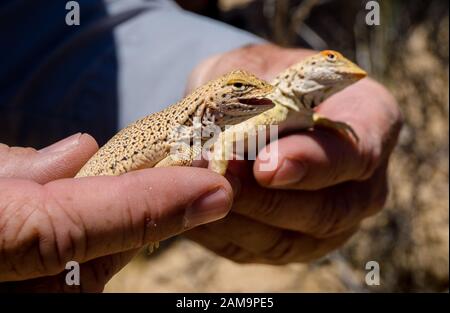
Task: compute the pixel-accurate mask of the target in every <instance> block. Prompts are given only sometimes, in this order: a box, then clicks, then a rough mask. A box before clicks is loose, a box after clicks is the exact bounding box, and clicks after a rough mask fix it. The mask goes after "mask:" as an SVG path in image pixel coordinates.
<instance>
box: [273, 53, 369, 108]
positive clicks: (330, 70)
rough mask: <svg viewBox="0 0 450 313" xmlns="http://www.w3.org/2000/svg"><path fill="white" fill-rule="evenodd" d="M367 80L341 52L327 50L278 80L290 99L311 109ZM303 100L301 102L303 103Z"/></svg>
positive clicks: (298, 65) (281, 89)
mask: <svg viewBox="0 0 450 313" xmlns="http://www.w3.org/2000/svg"><path fill="white" fill-rule="evenodd" d="M366 76H367V73H366V72H365V71H364V70H362V69H361V68H360V67H359V66H358V65H356V64H355V63H353V62H351V61H350V60H348V59H347V58H345V57H344V56H343V55H342V54H340V53H339V52H337V51H332V50H324V51H321V52H319V53H317V54H315V55H313V56H310V57H308V58H306V59H304V60H303V61H301V62H299V63H297V64H295V65H293V66H291V67H290V68H288V69H287V70H286V71H285V72H283V73H282V74H280V75H279V76H278V77H277V78H276V80H275V86H277V87H279V88H280V91H281V93H282V94H283V95H284V96H286V97H288V98H296V103H298V101H301V102H303V103H302V104H303V105H305V106H306V107H307V108H310V109H312V108H314V107H315V106H317V105H318V104H319V103H320V102H322V101H323V100H325V99H326V98H328V97H330V96H331V95H333V94H335V93H337V92H338V91H340V90H342V89H344V88H346V87H348V86H350V85H351V84H353V83H355V82H357V81H358V80H360V79H362V78H364V77H366ZM299 99H300V100H299Z"/></svg>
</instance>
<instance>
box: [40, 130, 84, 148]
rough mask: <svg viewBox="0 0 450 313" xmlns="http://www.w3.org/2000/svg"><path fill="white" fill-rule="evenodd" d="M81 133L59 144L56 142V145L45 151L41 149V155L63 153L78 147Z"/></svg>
mask: <svg viewBox="0 0 450 313" xmlns="http://www.w3.org/2000/svg"><path fill="white" fill-rule="evenodd" d="M80 137H81V133H77V134H75V135H72V136H69V137H67V138H64V139H62V140H60V141H58V142H55V143H54V144H52V145H50V146H48V147H45V148H43V149H40V150H39V152H40V153H56V152H63V151H66V150H68V149H70V148H72V147H73V146H76V145H78V143H79V141H80Z"/></svg>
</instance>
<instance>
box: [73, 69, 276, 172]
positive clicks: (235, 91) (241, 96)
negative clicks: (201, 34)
mask: <svg viewBox="0 0 450 313" xmlns="http://www.w3.org/2000/svg"><path fill="white" fill-rule="evenodd" d="M272 90H273V86H271V85H270V84H268V83H267V82H265V81H263V80H261V79H259V78H257V77H256V76H254V75H252V74H250V73H248V72H245V71H241V70H237V71H233V72H230V73H228V74H226V75H223V76H221V77H220V78H218V79H215V80H213V81H211V82H209V83H207V84H205V85H203V86H201V87H199V88H198V89H196V90H195V91H194V92H192V93H191V94H190V95H188V96H187V97H186V98H184V99H183V100H181V101H180V102H178V103H176V104H174V105H171V106H169V107H168V108H166V109H164V110H163V111H160V112H156V113H154V114H150V115H148V116H146V117H144V118H142V119H139V120H137V121H136V122H134V123H132V124H131V125H129V126H127V127H126V128H124V129H122V130H121V131H120V132H118V133H117V134H116V135H115V136H114V137H113V138H111V140H109V141H108V142H107V143H106V144H105V145H104V146H103V147H102V148H100V150H99V151H98V152H97V153H96V154H95V155H94V156H93V157H92V158H91V159H90V160H89V161H88V162H87V163H86V164H85V165H84V167H83V168H82V169H81V170H80V171H79V173H78V174H77V175H76V177H83V176H99V175H120V174H123V173H125V172H129V171H133V170H138V169H142V168H150V167H157V166H175V165H185V166H189V165H191V163H192V161H193V159H194V157H195V156H196V155H197V154H198V153H199V151H193V149H192V147H190V146H188V147H186V150H187V151H185V152H186V154H187V158H186V159H182V160H180V159H174V158H172V156H171V155H170V152H171V148H172V146H173V144H174V143H175V142H177V140H179V139H181V138H180V137H183V136H192V127H193V121H194V119H195V118H197V119H198V120H200V121H201V125H202V127H203V126H207V125H211V124H214V125H217V126H218V127H220V129H221V130H223V129H224V127H225V126H226V125H234V124H238V123H240V122H242V121H245V120H246V119H248V118H251V117H253V116H256V115H258V114H260V113H262V112H264V111H266V110H268V109H271V108H272V107H273V106H274V104H273V103H272V101H271V100H269V99H268V98H267V97H266V96H267V95H268V94H269V93H270V92H272ZM180 126H184V127H185V131H184V132H179V131H177V130H178V129H179V128H180ZM207 139H209V138H208V137H202V138H201V140H202V142H204V141H206V140H207Z"/></svg>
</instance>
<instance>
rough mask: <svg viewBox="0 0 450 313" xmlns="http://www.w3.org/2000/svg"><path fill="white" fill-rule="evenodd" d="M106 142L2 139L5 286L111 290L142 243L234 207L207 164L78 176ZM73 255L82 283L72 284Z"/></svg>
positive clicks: (0, 243)
mask: <svg viewBox="0 0 450 313" xmlns="http://www.w3.org/2000/svg"><path fill="white" fill-rule="evenodd" d="M97 149H98V146H97V143H96V142H95V140H94V139H93V138H92V137H91V136H89V135H87V134H83V135H82V134H76V135H73V136H71V137H69V138H66V139H65V140H62V141H60V142H58V143H56V144H54V145H52V146H50V147H47V148H45V149H42V150H39V151H36V150H34V149H31V148H20V147H8V146H6V145H2V144H0V238H1V240H0V291H27V292H29V291H33V292H36V291H42V292H54V291H64V292H79V291H84V292H98V291H102V290H103V288H104V286H105V284H106V283H107V282H108V280H109V279H110V278H111V277H112V276H113V275H114V274H115V273H117V272H118V271H119V270H120V269H121V268H122V267H123V266H125V265H126V264H127V263H128V262H129V261H130V260H131V258H132V257H133V256H134V255H135V254H136V253H137V251H138V250H139V248H141V247H143V246H145V245H147V244H148V243H150V242H154V241H160V240H163V239H165V238H168V237H171V236H174V235H176V234H179V233H181V232H183V231H185V230H187V229H190V228H192V227H195V226H196V225H199V224H202V223H205V222H209V221H213V220H216V219H218V218H221V217H223V216H225V215H226V214H227V213H228V211H229V209H230V207H231V203H232V199H233V192H232V189H231V186H230V184H229V183H228V182H227V181H226V179H224V178H223V177H221V176H219V175H217V174H215V173H212V172H211V171H209V170H206V169H198V168H181V167H178V168H165V169H146V170H140V171H136V172H131V173H128V174H125V175H122V176H118V177H112V176H110V177H106V176H105V177H85V178H80V179H73V178H70V177H73V176H74V175H75V173H77V172H78V170H79V169H80V168H81V167H82V165H83V164H84V163H86V161H87V160H88V159H89V158H90V157H91V156H92V155H93V154H94V153H95V152H96V151H97ZM174 191H175V192H174ZM72 260H74V261H77V262H79V263H80V274H81V275H80V282H81V284H80V285H79V286H68V285H66V284H65V275H66V274H67V272H68V271H65V265H66V263H67V262H68V261H72ZM2 282H3V283H2Z"/></svg>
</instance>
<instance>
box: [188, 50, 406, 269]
mask: <svg viewBox="0 0 450 313" xmlns="http://www.w3.org/2000/svg"><path fill="white" fill-rule="evenodd" d="M311 53H312V52H311V51H306V50H301V49H283V48H279V47H277V46H274V45H255V46H249V47H244V48H241V49H238V50H234V51H231V52H228V53H224V54H221V55H217V56H213V57H211V58H210V59H208V60H206V61H204V62H203V63H202V64H200V65H199V66H198V67H197V68H196V69H195V70H194V71H193V73H192V75H191V78H190V81H189V83H188V90H190V89H192V88H194V87H196V86H198V85H200V84H202V83H204V82H206V81H208V80H209V79H212V78H214V77H216V76H218V75H220V74H223V73H224V72H227V71H229V70H231V69H236V68H241V69H246V70H248V71H250V72H253V73H254V74H256V75H257V76H260V77H262V78H264V79H266V80H268V81H271V80H272V79H273V78H274V77H275V76H276V75H277V74H278V73H280V72H281V71H282V70H283V69H285V68H286V67H288V66H290V65H292V64H294V63H296V62H298V61H299V60H301V59H302V58H304V57H305V56H307V55H310V54H311ZM317 111H318V112H320V114H321V115H323V116H325V117H328V118H330V119H333V120H336V121H342V122H346V123H348V124H350V125H351V126H352V127H353V129H354V130H355V131H356V133H357V134H358V135H359V138H360V141H359V143H358V144H356V145H355V144H353V143H351V142H350V141H348V140H347V139H346V138H344V137H342V136H340V135H339V134H337V133H335V132H333V131H329V130H323V129H315V130H314V131H312V132H305V131H303V132H298V133H294V134H290V135H288V136H285V137H282V138H281V139H279V140H278V142H277V144H278V147H277V149H274V148H272V149H270V146H271V145H270V144H269V145H268V147H267V148H268V149H267V148H266V149H263V150H262V151H260V153H259V154H258V157H257V159H256V161H255V162H249V161H233V162H232V163H230V168H229V173H230V174H231V179H230V180H231V182H232V183H233V184H234V185H236V186H239V187H236V188H235V189H239V190H240V192H239V193H238V194H236V195H235V202H234V205H233V209H232V212H231V213H230V214H229V215H228V216H227V217H226V218H225V219H223V220H221V221H218V222H215V223H211V224H208V225H203V226H200V227H198V228H195V229H194V230H191V231H189V232H188V233H186V235H187V236H188V237H189V238H191V239H193V240H195V241H196V242H198V243H200V244H202V245H203V246H205V247H207V248H209V249H211V250H212V251H215V252H216V253H218V254H219V255H222V256H224V257H227V258H229V259H232V260H234V261H237V262H259V263H269V264H285V263H289V262H308V261H311V260H314V259H317V258H320V257H322V256H324V255H325V254H327V253H328V252H330V251H332V250H333V249H336V248H337V247H339V246H341V245H342V244H343V243H344V242H345V241H346V240H347V239H348V238H349V237H350V236H351V235H352V234H354V233H355V231H356V230H357V229H358V225H359V223H360V222H361V220H362V219H364V218H366V217H368V216H371V215H373V214H375V213H376V212H378V211H379V210H380V209H381V208H382V207H383V205H384V202H385V199H386V196H387V191H388V188H387V182H386V170H387V166H388V160H389V156H390V154H391V152H392V150H393V147H394V146H395V144H396V141H397V137H398V133H399V130H400V128H401V114H400V111H399V108H398V106H397V104H396V101H395V100H394V99H393V97H392V96H391V95H390V94H389V92H388V91H387V90H386V89H384V88H383V87H382V86H380V85H379V84H377V83H376V82H374V81H373V80H370V79H364V80H362V81H360V82H358V83H356V84H354V85H352V86H350V87H348V88H347V89H345V90H343V91H342V92H340V93H338V94H336V95H334V96H332V97H331V98H329V99H328V100H326V101H325V102H324V103H322V104H321V105H320V106H319V107H318V109H317ZM274 154H276V155H274ZM274 157H276V158H277V159H278V160H279V162H278V166H277V168H276V169H274V170H271V171H267V170H262V168H263V167H262V165H263V164H264V163H265V162H268V161H270V160H273V159H274Z"/></svg>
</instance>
